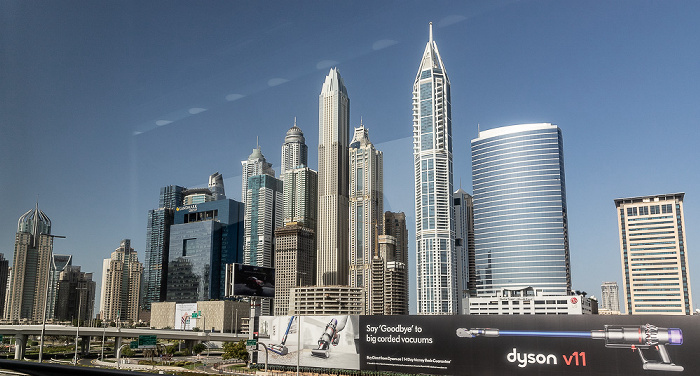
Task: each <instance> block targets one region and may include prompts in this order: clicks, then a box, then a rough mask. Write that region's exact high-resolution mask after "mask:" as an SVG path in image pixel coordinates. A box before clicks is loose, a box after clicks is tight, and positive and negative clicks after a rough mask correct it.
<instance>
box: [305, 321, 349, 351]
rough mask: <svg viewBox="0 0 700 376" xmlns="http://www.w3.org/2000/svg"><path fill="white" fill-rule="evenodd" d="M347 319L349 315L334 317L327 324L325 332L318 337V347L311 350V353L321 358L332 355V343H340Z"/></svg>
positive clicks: (334, 344)
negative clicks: (341, 332)
mask: <svg viewBox="0 0 700 376" xmlns="http://www.w3.org/2000/svg"><path fill="white" fill-rule="evenodd" d="M347 321H348V317H347V316H342V317H341V318H340V320H338V319H336V318H332V319H331V321H330V322H329V323H328V324H327V325H326V329H325V330H324V331H323V334H321V338H319V339H318V347H317V348H315V349H313V350H311V355H312V356H317V357H320V358H329V357H330V356H331V352H330V348H331V345H333V346H337V345H338V342H339V341H340V331H341V330H343V329H344V328H345V324H346V323H347Z"/></svg>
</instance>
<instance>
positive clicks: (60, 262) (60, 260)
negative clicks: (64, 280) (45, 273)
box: [46, 254, 73, 319]
mask: <svg viewBox="0 0 700 376" xmlns="http://www.w3.org/2000/svg"><path fill="white" fill-rule="evenodd" d="M71 265H73V256H71V255H56V254H54V255H53V256H52V257H51V266H50V271H51V274H50V275H49V291H48V293H47V301H46V318H47V319H56V318H57V317H56V314H55V309H56V301H57V299H58V280H59V277H60V276H61V272H63V271H64V270H65V269H66V268H67V267H69V266H71Z"/></svg>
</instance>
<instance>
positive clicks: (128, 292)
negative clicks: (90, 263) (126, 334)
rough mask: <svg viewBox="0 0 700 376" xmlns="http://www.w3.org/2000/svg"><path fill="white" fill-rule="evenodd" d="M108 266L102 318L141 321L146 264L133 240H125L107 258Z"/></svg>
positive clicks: (103, 277) (104, 278)
mask: <svg viewBox="0 0 700 376" xmlns="http://www.w3.org/2000/svg"><path fill="white" fill-rule="evenodd" d="M104 265H105V266H106V270H105V271H104V273H103V275H102V285H103V286H104V288H103V296H102V303H101V304H100V306H101V307H102V308H101V309H102V312H100V318H101V319H102V320H106V321H127V320H128V321H138V318H139V308H140V307H139V303H140V298H141V278H142V276H143V264H141V263H140V262H139V258H138V254H137V253H136V251H135V250H134V249H133V248H131V240H130V239H124V240H122V241H121V243H120V244H119V248H117V249H116V250H115V251H114V252H112V255H111V257H110V258H109V259H105V261H104ZM103 270H104V268H103Z"/></svg>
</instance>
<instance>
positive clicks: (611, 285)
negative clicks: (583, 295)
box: [598, 282, 620, 315]
mask: <svg viewBox="0 0 700 376" xmlns="http://www.w3.org/2000/svg"><path fill="white" fill-rule="evenodd" d="M600 291H601V295H600V307H599V308H598V312H599V313H601V314H604V313H608V314H617V315H619V314H620V291H619V289H618V287H617V282H603V284H602V285H600Z"/></svg>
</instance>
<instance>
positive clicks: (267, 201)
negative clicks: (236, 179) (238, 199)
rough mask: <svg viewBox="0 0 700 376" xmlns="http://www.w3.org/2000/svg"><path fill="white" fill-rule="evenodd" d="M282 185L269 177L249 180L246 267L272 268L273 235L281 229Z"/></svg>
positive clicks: (246, 212) (244, 256)
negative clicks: (276, 230) (277, 229)
mask: <svg viewBox="0 0 700 376" xmlns="http://www.w3.org/2000/svg"><path fill="white" fill-rule="evenodd" d="M283 210H284V208H283V199H282V182H281V181H280V180H279V179H277V178H275V177H274V176H270V175H255V176H251V177H250V178H249V179H248V192H247V194H246V204H245V224H244V226H245V239H244V243H243V263H244V264H247V265H254V266H264V267H268V268H271V267H273V261H274V257H275V256H274V235H275V234H274V231H275V229H276V228H279V227H282V216H283Z"/></svg>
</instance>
